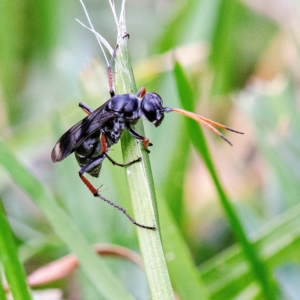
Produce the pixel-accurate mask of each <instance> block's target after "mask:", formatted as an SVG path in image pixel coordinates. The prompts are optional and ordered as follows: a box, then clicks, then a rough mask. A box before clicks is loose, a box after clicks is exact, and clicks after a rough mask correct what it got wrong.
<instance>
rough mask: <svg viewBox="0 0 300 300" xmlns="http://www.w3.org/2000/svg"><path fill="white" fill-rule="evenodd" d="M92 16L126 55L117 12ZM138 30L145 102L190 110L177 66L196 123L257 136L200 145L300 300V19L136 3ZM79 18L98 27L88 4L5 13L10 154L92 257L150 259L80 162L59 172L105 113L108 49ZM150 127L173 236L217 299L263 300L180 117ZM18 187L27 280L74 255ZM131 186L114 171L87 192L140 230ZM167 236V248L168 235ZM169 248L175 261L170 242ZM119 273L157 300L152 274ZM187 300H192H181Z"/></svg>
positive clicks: (77, 279) (289, 295)
mask: <svg viewBox="0 0 300 300" xmlns="http://www.w3.org/2000/svg"><path fill="white" fill-rule="evenodd" d="M116 2H118V1H116ZM85 4H86V7H87V10H88V11H89V14H90V17H91V19H92V21H93V25H94V27H95V29H96V30H97V31H98V32H100V33H101V34H102V35H103V36H104V37H105V38H106V39H107V40H108V41H109V42H110V44H111V45H112V46H114V45H115V43H116V28H115V24H114V22H113V17H112V14H111V10H110V7H109V5H108V2H107V1H103V0H102V1H100V0H97V1H96V0H86V1H85ZM116 6H117V7H118V8H119V3H116ZM126 15H127V30H128V32H129V33H130V40H129V42H128V44H129V51H130V54H131V59H132V64H133V69H134V71H135V77H136V82H137V86H138V87H140V86H145V87H146V88H147V90H148V91H155V92H156V93H158V94H159V95H161V97H162V98H163V100H164V105H165V106H170V107H181V104H180V102H179V97H178V94H177V88H178V87H177V86H176V82H175V79H174V73H173V65H174V60H177V61H178V62H179V63H180V64H181V65H182V67H183V68H184V70H185V72H186V74H187V75H188V79H189V82H190V84H191V86H192V89H193V92H194V98H195V99H197V102H196V103H195V104H194V105H195V107H196V109H195V112H196V113H199V114H201V115H203V116H205V117H208V118H210V119H213V120H215V121H217V122H219V123H222V124H226V125H228V126H230V127H232V128H234V129H237V130H239V131H243V132H245V135H244V136H239V135H235V134H233V133H230V132H224V134H225V135H226V137H227V138H228V139H229V140H230V141H231V142H232V143H233V145H234V146H233V147H230V146H228V145H227V144H226V143H224V141H223V140H221V139H219V138H218V137H217V136H215V135H214V134H213V133H211V132H210V131H208V130H206V129H204V132H205V136H206V137H207V142H208V145H209V148H210V150H211V155H212V158H213V161H214V163H215V165H216V168H217V171H218V175H219V177H220V179H221V182H222V184H223V187H224V189H225V190H226V192H227V195H228V196H229V198H230V200H231V202H232V203H233V205H234V207H235V209H236V211H237V213H238V216H239V219H240V221H241V222H242V224H243V226H244V229H245V230H246V232H247V234H248V235H249V236H250V238H251V240H252V241H254V243H255V246H256V249H257V250H258V252H259V253H260V256H261V257H262V259H263V261H264V262H265V264H266V266H267V268H268V270H269V271H270V273H271V274H272V276H273V279H274V280H275V282H276V283H277V285H278V290H279V293H280V295H281V296H280V297H282V298H283V299H300V288H299V284H298V282H299V279H300V265H299V263H300V255H299V247H300V226H299V225H300V205H299V199H300V195H299V194H300V192H299V190H300V188H299V187H300V171H299V170H300V133H299V132H300V122H299V121H298V120H299V105H300V102H299V84H300V72H299V70H300V64H299V60H300V53H299V49H300V48H299V45H300V44H299V43H300V30H299V28H300V26H299V25H300V19H299V3H298V2H297V1H292V0H290V1H283V0H281V1H279V0H276V1H267V0H264V1H256V0H253V1H251V0H244V1H237V0H227V1H217V0H201V1H192V0H189V1H169V0H165V1H159V0H156V1H155V0H153V1H151V0H147V1H135V0H128V1H127V3H126ZM75 18H78V19H79V20H81V21H82V22H83V23H85V24H88V22H87V21H86V17H85V15H84V12H83V9H82V7H81V5H80V3H79V1H58V0H52V1H38V0H32V1H21V0H15V1H13V2H10V1H1V3H0V24H1V26H0V135H1V139H2V140H3V141H4V142H5V144H6V145H7V146H8V147H9V149H11V151H12V152H13V153H14V154H15V155H16V156H17V157H18V159H19V160H20V161H21V162H22V163H23V164H24V165H25V166H26V167H27V168H28V169H29V170H30V171H31V172H32V173H33V174H34V176H35V177H36V178H37V179H38V180H39V181H40V182H41V183H42V184H43V186H44V187H45V188H46V189H47V190H49V191H50V192H51V194H52V195H53V196H54V197H55V199H56V201H57V203H58V204H59V205H60V206H61V207H62V208H63V209H64V210H65V211H66V212H67V214H68V215H69V216H70V217H71V218H72V220H73V221H74V222H75V223H76V224H77V226H78V227H79V228H80V230H81V231H82V233H83V234H84V236H85V238H86V239H87V241H88V242H89V243H114V244H118V245H122V246H124V247H127V248H130V249H132V250H135V251H137V252H138V251H139V249H138V241H137V238H136V232H135V228H134V226H133V225H132V224H131V223H130V222H129V221H128V220H127V219H126V218H125V217H124V216H123V215H122V214H121V213H120V212H118V211H117V210H115V209H113V208H112V207H110V206H109V205H106V204H104V203H100V201H98V200H97V199H94V198H93V197H92V196H91V195H90V194H89V192H88V191H87V189H86V187H85V186H84V185H83V184H81V182H80V180H79V178H78V175H77V171H78V169H79V167H78V165H77V164H76V161H75V159H74V157H70V158H68V159H66V160H64V161H63V162H62V163H59V164H53V163H52V162H51V159H50V153H51V150H52V148H53V146H54V145H55V143H56V141H57V140H58V138H59V137H60V136H61V135H62V133H64V132H65V131H66V130H67V129H68V128H69V127H71V126H72V125H73V124H75V123H76V122H77V121H78V120H80V119H81V118H83V117H84V113H83V112H82V111H81V110H80V109H79V108H78V103H79V102H80V101H84V102H86V103H87V104H88V105H89V106H91V107H93V108H96V107H98V106H100V105H101V104H102V103H103V102H104V101H106V100H107V99H109V93H108V84H107V78H106V73H105V63H104V59H103V56H102V53H101V51H100V49H99V45H98V44H97V42H96V39H95V37H94V36H93V34H92V33H91V32H89V31H88V30H86V29H85V28H83V27H82V26H81V25H80V24H79V23H77V22H76V21H75ZM144 123H145V130H146V134H147V137H149V138H150V140H151V142H152V143H153V144H154V146H153V147H152V148H151V154H150V159H151V165H152V170H153V176H154V181H155V188H156V192H157V200H158V202H161V203H167V206H168V208H169V210H170V212H171V216H172V218H174V220H175V224H176V225H177V226H178V229H179V230H178V231H176V233H175V234H177V235H178V236H180V238H181V237H183V240H182V242H183V243H185V245H186V247H187V248H188V251H189V252H190V253H191V257H192V259H193V261H194V263H195V268H196V269H195V270H196V272H197V273H198V274H199V278H201V279H202V281H203V282H204V284H205V287H206V288H207V291H208V294H209V296H210V297H211V298H212V299H262V296H261V292H260V289H259V286H258V285H257V283H256V282H255V281H254V278H253V275H252V274H251V271H250V269H249V266H248V265H247V263H246V261H245V258H244V257H243V255H242V254H241V249H240V247H239V246H238V245H237V243H236V240H235V238H234V235H233V233H232V228H230V226H229V224H228V221H227V218H226V216H225V214H224V211H223V210H222V207H221V205H220V203H219V199H218V195H217V193H216V188H215V186H214V184H213V181H212V180H211V177H210V175H209V173H208V171H207V169H206V168H205V165H204V164H203V162H202V160H201V159H200V158H199V156H198V154H197V153H196V151H195V150H194V149H193V147H192V145H191V143H190V138H189V134H190V132H188V130H187V129H186V127H185V123H184V117H183V116H179V115H175V114H174V115H173V114H168V115H166V116H165V120H164V122H163V123H162V124H161V126H160V127H159V128H154V126H153V125H151V124H149V123H147V122H144ZM194 126H195V127H197V126H198V125H197V124H196V123H195V124H194ZM113 149H114V151H112V152H111V156H113V157H114V158H115V159H116V160H117V161H119V162H120V161H122V157H121V151H120V146H119V145H116V146H114V147H113ZM11 167H12V168H13V167H14V166H13V165H12V166H11ZM8 173H9V172H7V171H6V170H5V169H2V168H1V169H0V174H1V180H0V197H1V200H2V203H3V207H4V209H5V212H6V215H7V217H8V220H9V222H10V224H11V227H12V229H13V232H14V235H15V238H16V242H17V245H18V249H19V256H20V260H21V261H22V262H23V263H24V264H25V268H26V271H27V273H30V272H32V271H33V270H35V269H37V268H38V267H40V266H42V265H44V264H46V263H48V262H50V261H53V260H55V259H58V258H59V257H61V256H62V255H64V254H67V253H69V250H68V248H67V247H66V245H65V244H64V242H63V241H61V239H59V238H58V237H57V235H56V234H55V233H54V232H53V229H52V226H51V223H49V222H48V220H47V219H46V218H45V215H44V213H45V212H43V210H41V209H40V208H39V207H38V206H37V205H36V204H34V202H33V201H32V199H31V197H29V196H27V195H26V194H25V193H24V192H22V190H21V189H20V187H19V186H18V184H15V183H14V182H13V181H12V180H11V179H10V177H9V176H8ZM124 175H125V174H124V170H122V169H119V168H115V167H113V166H112V165H111V164H110V163H108V162H107V161H106V162H104V163H103V167H102V171H101V174H100V177H99V178H98V179H94V178H93V179H91V182H92V183H93V184H94V185H95V186H97V187H98V186H100V185H101V184H103V187H102V188H101V190H103V192H102V194H103V195H104V196H105V197H106V198H108V199H110V200H111V201H113V202H116V203H118V204H120V205H122V206H123V207H126V209H128V211H129V213H130V214H132V210H131V207H130V205H131V204H130V199H129V193H128V188H127V182H126V178H125V176H124ZM20 176H21V175H20ZM21 188H22V187H21ZM162 218H164V214H162V215H160V219H162ZM161 223H162V234H163V236H164V230H166V231H167V230H168V228H166V227H167V226H168V225H165V226H166V227H165V228H164V226H163V224H164V221H163V220H161ZM169 238H170V239H172V237H170V236H169ZM163 243H164V247H165V249H166V258H167V260H168V259H169V260H172V251H169V250H167V249H168V243H169V241H168V239H167V238H166V239H164V240H163ZM168 251H169V252H168ZM107 261H108V263H109V266H110V268H112V270H113V272H114V273H115V274H117V276H118V277H119V278H120V279H121V281H122V282H123V283H124V285H125V287H126V289H128V290H130V292H131V293H132V294H133V295H134V296H135V297H136V299H149V297H150V296H149V291H148V288H147V281H146V277H145V275H144V274H143V271H142V270H140V269H139V268H138V267H136V266H135V265H133V264H132V263H130V262H128V261H123V260H120V259H111V258H108V259H107ZM182 268H184V265H183V266H182ZM172 276H176V275H172V274H171V278H172ZM184 284H185V283H184V282H182V285H184ZM49 287H51V288H58V289H61V290H62V291H63V295H64V296H63V297H64V299H102V298H101V297H100V296H99V295H98V294H97V292H96V291H95V289H94V287H93V286H92V284H91V283H90V281H89V280H88V279H87V278H86V277H85V275H84V274H83V273H81V272H80V271H78V272H76V273H75V275H72V276H70V277H68V278H66V279H64V280H61V281H58V282H55V283H53V284H51V285H50V286H47V287H44V288H49ZM174 289H175V291H176V287H174ZM179 294H180V293H179ZM180 299H187V298H185V296H184V294H180ZM190 299H191V298H190ZM195 299H198V298H195ZM199 299H200V296H199Z"/></svg>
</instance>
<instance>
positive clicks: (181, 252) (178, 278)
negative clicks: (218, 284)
mask: <svg viewBox="0 0 300 300" xmlns="http://www.w3.org/2000/svg"><path fill="white" fill-rule="evenodd" d="M160 200H161V201H159V203H158V207H159V212H160V215H161V216H162V218H161V226H162V229H161V232H162V238H163V241H164V250H165V253H166V258H167V264H168V269H169V272H170V276H171V280H172V283H173V285H174V289H175V291H176V293H177V294H178V296H179V298H180V299H181V300H184V299H186V300H189V299H199V300H200V299H208V298H209V297H208V292H207V290H206V288H205V286H204V284H203V282H202V281H201V279H200V278H199V276H198V271H197V270H196V268H195V265H194V262H193V259H192V257H191V254H190V252H189V250H188V247H187V245H186V244H185V242H184V239H183V237H182V235H181V233H180V231H179V229H178V227H177V225H176V222H175V220H174V218H173V216H172V215H171V212H170V210H169V208H168V206H167V204H166V201H165V200H164V199H160ZM187 278H188V280H187Z"/></svg>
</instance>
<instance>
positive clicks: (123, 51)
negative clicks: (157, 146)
mask: <svg viewBox="0 0 300 300" xmlns="http://www.w3.org/2000/svg"><path fill="white" fill-rule="evenodd" d="M124 31H125V30H124ZM124 31H123V32H122V33H119V39H118V44H119V49H118V53H117V60H116V61H117V63H116V76H115V77H116V92H117V93H119V94H124V93H136V91H137V90H136V85H135V81H134V75H133V71H132V67H131V63H130V58H129V53H128V48H127V43H126V42H125V40H124V39H123V38H122V37H123V36H124ZM135 129H136V130H137V132H138V133H139V134H141V135H143V136H144V129H143V124H142V122H141V120H140V121H139V122H138V124H137V125H135ZM121 144H122V153H123V158H124V162H128V161H132V160H134V159H136V158H137V157H142V161H141V162H139V163H136V164H133V165H132V166H130V167H127V168H126V176H127V180H128V185H129V191H130V195H131V200H132V206H133V211H134V216H135V220H136V221H137V222H139V223H142V224H144V225H147V226H153V225H155V226H156V228H157V230H156V231H152V230H147V229H143V228H138V227H137V233H138V239H139V244H140V248H141V253H142V256H143V260H144V265H145V271H146V275H147V279H148V283H149V288H150V291H151V296H152V299H154V300H155V299H174V296H173V291H172V286H171V282H170V278H169V274H168V269H167V265H166V261H165V256H164V252H163V247H162V241H161V236H160V230H159V220H158V213H157V205H156V196H155V190H154V183H153V177H152V172H151V166H150V161H149V156H148V153H146V151H145V150H144V149H141V146H140V145H139V143H137V142H136V140H135V139H134V138H132V137H131V136H130V135H129V133H128V132H124V133H123V134H122V138H121Z"/></svg>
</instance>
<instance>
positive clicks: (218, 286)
mask: <svg viewBox="0 0 300 300" xmlns="http://www.w3.org/2000/svg"><path fill="white" fill-rule="evenodd" d="M299 216H300V205H299V204H298V205H297V206H295V207H293V208H291V209H289V210H288V211H286V212H285V213H283V214H282V215H280V216H278V217H277V218H275V219H274V220H272V221H271V222H269V223H268V224H267V225H266V226H263V227H262V228H261V229H259V230H258V232H256V233H254V234H253V243H254V245H255V247H256V248H257V249H259V251H260V253H262V254H261V256H262V258H263V260H264V262H265V263H266V264H267V265H268V266H269V267H271V268H276V267H277V266H280V265H281V264H282V263H284V262H286V261H289V262H294V263H296V264H299V262H300V257H299V251H298V249H299V242H300V230H299V228H300V218H299ZM199 271H200V274H201V278H202V280H203V281H204V283H205V285H206V287H207V289H208V290H209V291H210V292H211V295H212V298H213V299H220V297H221V296H222V295H225V294H226V295H227V297H228V298H233V297H234V296H235V295H236V293H240V292H242V290H243V289H244V288H245V287H246V286H247V285H250V284H251V283H252V282H253V280H255V278H254V277H253V275H252V274H253V272H251V269H250V268H249V267H248V266H247V264H246V261H245V257H244V255H243V253H242V250H241V248H240V247H239V245H234V246H232V247H230V248H229V249H226V250H225V251H223V252H222V253H220V254H218V255H217V256H215V257H213V258H212V259H210V260H208V261H207V262H205V263H204V264H203V265H201V266H200V269H199Z"/></svg>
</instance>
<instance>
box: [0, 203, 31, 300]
mask: <svg viewBox="0 0 300 300" xmlns="http://www.w3.org/2000/svg"><path fill="white" fill-rule="evenodd" d="M0 228H1V230H0V261H1V263H2V265H3V267H4V272H5V276H6V279H7V282H8V286H9V288H10V291H11V293H12V295H13V296H14V299H20V300H30V299H31V297H30V294H29V290H28V288H27V284H26V275H25V271H24V269H23V265H22V264H21V263H20V261H19V258H18V253H17V247H16V244H15V241H14V237H13V234H12V232H11V229H10V226H9V224H8V221H7V219H6V216H5V213H4V210H3V207H2V205H0ZM1 289H2V288H1ZM0 299H5V297H4V298H1V293H0Z"/></svg>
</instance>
